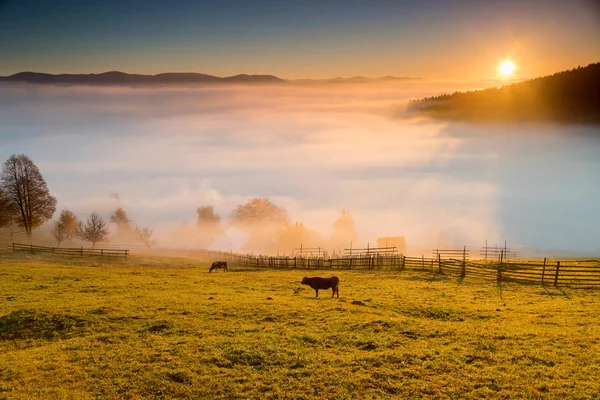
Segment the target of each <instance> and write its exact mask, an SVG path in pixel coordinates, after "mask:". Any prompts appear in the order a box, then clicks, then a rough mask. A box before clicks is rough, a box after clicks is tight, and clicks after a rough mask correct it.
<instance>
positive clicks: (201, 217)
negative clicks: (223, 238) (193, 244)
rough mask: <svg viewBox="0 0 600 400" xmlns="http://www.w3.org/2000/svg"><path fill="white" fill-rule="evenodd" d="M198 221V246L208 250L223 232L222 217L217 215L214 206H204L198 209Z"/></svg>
mask: <svg viewBox="0 0 600 400" xmlns="http://www.w3.org/2000/svg"><path fill="white" fill-rule="evenodd" d="M196 214H198V219H197V221H196V228H197V229H196V231H197V232H196V235H195V236H196V239H197V241H198V243H197V245H199V246H200V247H201V248H208V247H209V246H210V245H211V244H212V243H213V242H214V241H215V239H216V238H217V237H218V236H219V235H220V234H221V233H222V232H223V228H222V227H221V217H220V216H219V215H218V214H216V213H215V208H214V207H213V206H202V207H198V208H197V209H196Z"/></svg>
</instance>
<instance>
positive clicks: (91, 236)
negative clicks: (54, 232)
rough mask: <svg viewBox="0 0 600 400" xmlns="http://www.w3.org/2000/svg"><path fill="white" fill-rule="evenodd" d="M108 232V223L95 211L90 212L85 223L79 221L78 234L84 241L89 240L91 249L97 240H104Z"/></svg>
mask: <svg viewBox="0 0 600 400" xmlns="http://www.w3.org/2000/svg"><path fill="white" fill-rule="evenodd" d="M109 233H110V232H109V230H108V223H107V222H106V221H105V220H103V219H102V217H100V216H99V215H98V213H96V212H95V211H94V212H93V213H91V214H90V216H89V217H88V218H87V221H86V222H85V224H84V223H83V222H81V221H80V222H79V232H78V236H79V238H80V239H82V240H85V241H86V242H91V243H92V249H93V248H94V246H96V243H97V242H103V241H105V240H106V238H107V237H108V234H109Z"/></svg>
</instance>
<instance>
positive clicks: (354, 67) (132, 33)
mask: <svg viewBox="0 0 600 400" xmlns="http://www.w3.org/2000/svg"><path fill="white" fill-rule="evenodd" d="M598 21H600V9H599V8H598V6H595V5H594V2H593V1H591V0H589V1H588V0H575V1H569V2H562V1H555V0H546V1H539V0H538V1H533V0H529V1H527V0H526V1H512V0H507V1H493V2H492V1H457V0H445V1H443V0H439V1H434V0H425V1H418V2H415V1H402V0H400V1H391V0H370V1H367V0H354V1H352V0H346V1H341V0H329V1H311V0H304V1H301V0H289V1H275V0H260V1H248V0H246V1H243V0H220V1H193V0H174V1H168V2H166V1H152V0H146V1H141V0H129V1H115V0H104V1H98V0H88V1H77V0H55V1H47V0H46V1H43V0H4V1H2V0H0V54H1V57H0V74H1V75H7V74H11V73H16V72H19V71H23V70H35V71H47V72H53V73H57V72H77V73H84V72H102V71H107V70H124V71H127V72H139V73H159V72H164V71H194V72H205V73H211V74H215V75H232V74H236V73H267V74H275V75H278V76H282V77H284V78H302V77H308V78H311V77H312V78H323V77H333V76H354V75H367V76H383V75H396V76H420V77H425V78H437V79H454V80H477V79H493V78H495V68H496V66H497V63H498V62H499V61H501V60H502V59H503V58H506V57H512V58H516V59H517V60H516V61H517V62H518V64H519V67H520V68H519V69H518V71H517V72H518V73H519V74H520V75H522V76H528V77H531V76H538V75H543V74H548V73H552V72H555V71H557V70H561V69H565V68H570V67H573V66H577V65H580V64H581V65H584V64H587V63H590V62H594V61H598V59H600V24H599V23H598Z"/></svg>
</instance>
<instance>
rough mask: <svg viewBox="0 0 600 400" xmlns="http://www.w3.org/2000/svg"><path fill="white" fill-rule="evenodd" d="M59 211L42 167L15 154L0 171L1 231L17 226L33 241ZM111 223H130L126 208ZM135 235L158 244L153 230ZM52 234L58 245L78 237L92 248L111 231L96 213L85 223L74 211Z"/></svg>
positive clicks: (67, 212) (61, 219)
mask: <svg viewBox="0 0 600 400" xmlns="http://www.w3.org/2000/svg"><path fill="white" fill-rule="evenodd" d="M55 212H56V198H55V197H54V196H52V195H51V194H50V191H49V190H48V186H47V184H46V181H45V180H44V178H43V176H42V174H41V172H40V170H39V168H38V167H37V165H35V163H34V162H33V161H32V160H31V159H30V158H29V157H28V156H26V155H25V154H13V155H12V156H11V157H10V158H9V159H8V160H6V161H4V162H3V163H2V170H1V171H0V229H2V228H7V227H11V226H17V227H19V228H21V229H23V230H24V231H25V233H26V235H27V238H28V239H29V240H31V238H32V233H33V230H34V229H35V228H38V227H40V226H41V225H43V224H45V223H46V222H48V221H49V220H50V219H51V218H52V216H53V215H54V213H55ZM110 222H114V223H116V224H117V225H118V226H119V225H122V224H127V225H128V224H129V220H128V218H127V215H126V213H125V210H123V209H122V208H117V210H115V212H114V214H113V215H112V216H111V220H110ZM133 232H134V233H135V235H136V237H137V238H138V239H139V240H140V241H142V242H143V243H144V244H145V245H146V246H148V247H150V246H151V245H152V244H153V243H154V239H153V238H152V236H153V232H152V229H150V228H138V227H136V228H135V229H134V230H133ZM51 234H52V236H53V237H54V239H55V240H56V242H57V246H58V247H60V244H61V243H62V242H63V241H65V240H68V241H72V240H73V239H74V238H78V239H81V240H83V241H85V242H90V243H91V245H92V248H93V247H94V246H95V245H96V243H98V242H102V241H105V240H106V239H107V238H108V236H109V234H110V230H109V228H108V222H107V221H105V220H104V219H103V218H102V217H101V216H100V215H99V214H98V213H97V212H95V211H94V212H92V213H91V214H90V215H89V216H88V217H87V218H86V220H85V221H80V220H79V219H78V218H77V216H76V215H75V214H74V213H73V212H72V211H70V210H68V209H64V210H62V211H61V213H60V216H59V218H58V220H56V221H54V223H53V226H52V228H51Z"/></svg>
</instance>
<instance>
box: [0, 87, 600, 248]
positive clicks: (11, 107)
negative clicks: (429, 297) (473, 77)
mask: <svg viewBox="0 0 600 400" xmlns="http://www.w3.org/2000/svg"><path fill="white" fill-rule="evenodd" d="M475 86H476V85H465V84H449V83H443V84H442V83H436V84H432V83H428V82H425V81H413V82H402V83H398V84H394V85H381V84H380V85H372V86H349V85H342V86H336V85H325V86H308V87H307V86H298V85H287V86H283V87H232V86H212V87H204V88H200V87H199V88H188V89H184V88H95V87H56V86H35V85H12V86H9V85H3V86H0V120H1V121H2V124H0V159H2V160H5V159H7V158H8V157H9V156H10V155H11V154H13V153H25V154H27V155H28V156H30V157H31V158H32V159H33V160H34V162H36V164H37V165H38V166H39V168H40V170H41V172H42V174H43V175H44V178H45V179H46V181H47V183H48V187H49V188H50V191H51V192H52V193H53V194H54V195H55V196H56V197H57V200H58V210H60V209H62V208H69V209H71V210H73V211H74V212H75V213H76V214H78V215H80V216H81V217H84V216H85V215H86V214H88V213H89V212H91V211H94V210H96V211H98V212H100V213H101V214H102V215H104V216H105V217H108V216H109V215H110V213H111V212H112V211H113V210H114V208H115V207H117V206H121V207H124V208H125V209H126V210H127V212H128V214H129V217H130V218H131V219H132V220H133V221H134V222H135V223H136V224H138V225H140V226H150V227H152V228H153V229H154V231H155V234H156V236H157V239H158V241H159V243H161V244H163V245H170V246H175V247H177V246H182V247H191V246H194V245H195V242H194V231H195V223H196V208H197V207H198V206H202V205H214V206H215V210H216V212H217V213H218V214H219V215H220V216H221V217H222V218H223V223H224V224H226V222H227V221H226V220H227V217H228V216H229V215H230V214H231V212H232V210H233V209H235V207H236V205H238V204H242V203H244V202H245V201H246V200H247V199H248V198H250V197H269V198H270V199H271V200H272V201H273V202H274V203H276V204H277V205H279V206H281V207H284V208H285V209H286V210H287V211H288V214H289V218H290V221H291V222H292V223H295V222H300V223H302V224H304V226H305V227H306V228H307V229H309V230H311V231H314V232H315V234H314V235H313V236H312V237H313V238H314V237H321V238H323V239H322V240H323V242H324V244H323V245H324V246H325V245H326V244H327V241H328V240H329V239H328V238H330V237H332V235H334V228H333V225H334V221H335V220H336V219H337V218H338V217H339V215H340V212H341V210H343V209H348V210H349V211H350V212H351V214H352V216H353V218H354V220H355V224H356V230H357V233H358V236H359V243H354V244H353V245H354V246H355V247H358V246H360V245H366V244H367V243H370V244H371V245H373V244H374V243H375V241H376V239H377V238H378V237H381V236H405V237H406V241H407V248H408V253H409V254H421V253H424V254H429V253H430V251H431V249H432V248H436V247H456V246H462V245H468V246H471V247H472V248H473V249H476V248H477V247H479V246H483V245H484V244H485V241H486V240H487V241H488V243H491V244H494V243H498V244H500V243H503V242H504V240H507V241H508V243H509V246H510V247H512V248H514V249H517V250H519V251H521V252H529V253H531V254H538V253H540V254H541V253H544V252H552V251H573V252H579V253H581V254H590V255H597V254H598V253H600V212H598V204H599V203H598V199H599V198H600V179H599V178H598V177H599V173H600V129H599V128H598V127H586V126H573V125H571V126H565V125H561V126H559V125H543V124H521V125H482V124H478V125H466V124H459V123H455V122H452V123H448V122H441V121H432V120H427V119H423V118H414V117H412V116H407V115H406V114H405V112H404V106H405V102H406V101H407V100H409V99H413V98H418V97H423V96H431V95H434V94H440V93H444V92H448V91H454V90H458V89H467V88H469V89H472V88H474V87H475ZM114 194H118V196H114ZM57 216H58V212H57V214H56V215H55V217H57ZM190 238H191V239H190ZM314 240H319V239H314ZM314 240H313V241H314ZM247 241H248V238H247V234H246V233H244V232H243V231H241V230H239V229H236V228H233V227H227V226H226V230H225V233H224V234H222V235H221V236H220V237H219V238H218V239H217V240H216V241H215V242H214V243H213V244H212V245H211V247H212V248H215V249H217V248H218V249H223V250H239V249H242V248H243V247H244V244H245V243H247ZM300 244H301V243H298V246H300ZM331 250H333V249H331Z"/></svg>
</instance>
